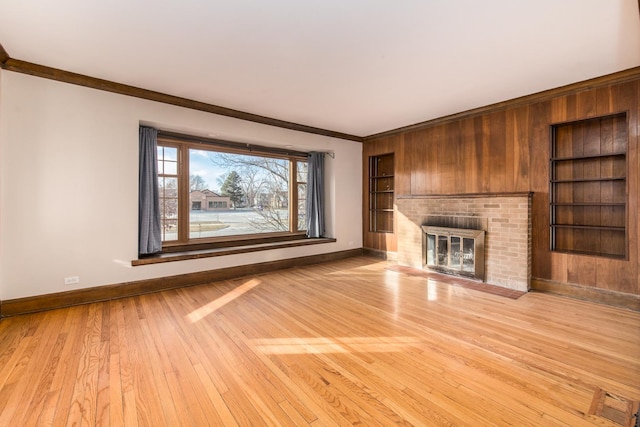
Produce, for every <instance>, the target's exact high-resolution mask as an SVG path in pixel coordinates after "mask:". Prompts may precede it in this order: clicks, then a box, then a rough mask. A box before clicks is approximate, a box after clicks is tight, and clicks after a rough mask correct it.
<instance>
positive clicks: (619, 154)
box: [551, 152, 627, 162]
mask: <svg viewBox="0 0 640 427" xmlns="http://www.w3.org/2000/svg"><path fill="white" fill-rule="evenodd" d="M626 155H627V153H626V152H616V153H601V154H589V155H586V156H567V157H552V158H551V161H552V162H566V161H572V160H589V159H602V158H606V157H625V156H626Z"/></svg>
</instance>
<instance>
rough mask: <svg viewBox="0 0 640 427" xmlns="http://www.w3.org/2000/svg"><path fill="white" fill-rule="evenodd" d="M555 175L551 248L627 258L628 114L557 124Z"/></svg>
mask: <svg viewBox="0 0 640 427" xmlns="http://www.w3.org/2000/svg"><path fill="white" fill-rule="evenodd" d="M550 171H551V174H550V191H549V194H550V198H551V200H550V209H551V212H550V216H551V221H550V222H551V224H550V225H551V249H552V250H554V251H559V252H569V253H577V254H585V255H597V256H607V257H614V258H624V257H625V256H626V248H627V227H626V222H627V218H626V217H627V117H626V114H625V113H622V114H616V115H612V116H606V117H597V118H593V119H588V120H582V121H577V122H570V123H563V124H559V125H554V126H552V128H551V159H550Z"/></svg>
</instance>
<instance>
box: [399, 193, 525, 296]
mask: <svg viewBox="0 0 640 427" xmlns="http://www.w3.org/2000/svg"><path fill="white" fill-rule="evenodd" d="M531 196H532V194H531V193H508V194H503V193H500V194H480V195H476V194H471V195H464V194H463V195H437V196H436V195H433V196H431V195H429V196H402V195H399V196H397V197H396V206H397V212H398V220H397V237H398V253H397V259H398V264H400V265H404V266H408V267H413V268H424V267H425V264H426V261H425V252H424V237H423V236H424V229H423V227H428V226H435V227H455V228H459V229H475V230H482V231H484V234H485V236H484V281H485V282H486V283H488V284H492V285H497V286H502V287H505V288H509V289H514V290H518V291H525V292H526V291H528V290H529V286H530V283H531Z"/></svg>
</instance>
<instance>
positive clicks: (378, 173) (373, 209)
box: [369, 153, 395, 233]
mask: <svg viewBox="0 0 640 427" xmlns="http://www.w3.org/2000/svg"><path fill="white" fill-rule="evenodd" d="M394 191H395V190H394V159H393V153H388V154H381V155H377V156H371V157H369V231H372V232H377V233H393V198H394Z"/></svg>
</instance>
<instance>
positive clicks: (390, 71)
mask: <svg viewBox="0 0 640 427" xmlns="http://www.w3.org/2000/svg"><path fill="white" fill-rule="evenodd" d="M638 9H639V4H638V0H529V1H527V0H518V1H515V0H485V1H477V0H448V1H446V0H400V1H393V2H392V1H390V0H346V1H345V0H306V1H300V0H269V1H256V0H226V1H222V0H110V1H104V0H58V1H55V2H54V1H41V0H0V44H1V45H2V46H3V47H4V49H5V50H6V52H7V53H8V54H9V56H10V57H11V58H14V59H19V60H22V61H28V62H33V63H36V64H41V65H46V66H49V67H53V68H59V69H63V70H66V71H72V72H75V73H80V74H85V75H88V76H92V77H97V78H101V79H106V80H110V81H114V82H118V83H123V84H127V85H131V86H136V87H140V88H144V89H149V90H154V91H159V92H163V93H166V94H170V95H175V96H179V97H184V98H188V99H192V100H196V101H202V102H206V103H209V104H214V105H218V106H222V107H226V108H231V109H236V110H241V111H245V112H248V113H252V114H257V115H261V116H266V117H270V118H274V119H278V120H284V121H289V122H294V123H299V124H303V125H307V126H313V127H317V128H322V129H327V130H331V131H336V132H341V133H346V134H350V135H356V136H369V135H372V134H376V133H380V132H384V131H388V130H391V129H396V128H399V127H403V126H408V125H412V124H415V123H419V122H423V121H427V120H431V119H434V118H438V117H443V116H447V115H449V114H454V113H458V112H462V111H466V110H469V109H473V108H476V107H481V106H485V105H489V104H493V103H496V102H501V101H505V100H509V99H512V98H517V97H520V96H524V95H528V94H532V93H536V92H540V91H543V90H547V89H552V88H556V87H559V86H563V85H566V84H570V83H574V82H578V81H582V80H586V79H589V78H593V77H598V76H602V75H605V74H609V73H613V72H616V71H621V70H625V69H628V68H632V67H636V66H639V65H640V15H639V13H638V12H639V11H638Z"/></svg>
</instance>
